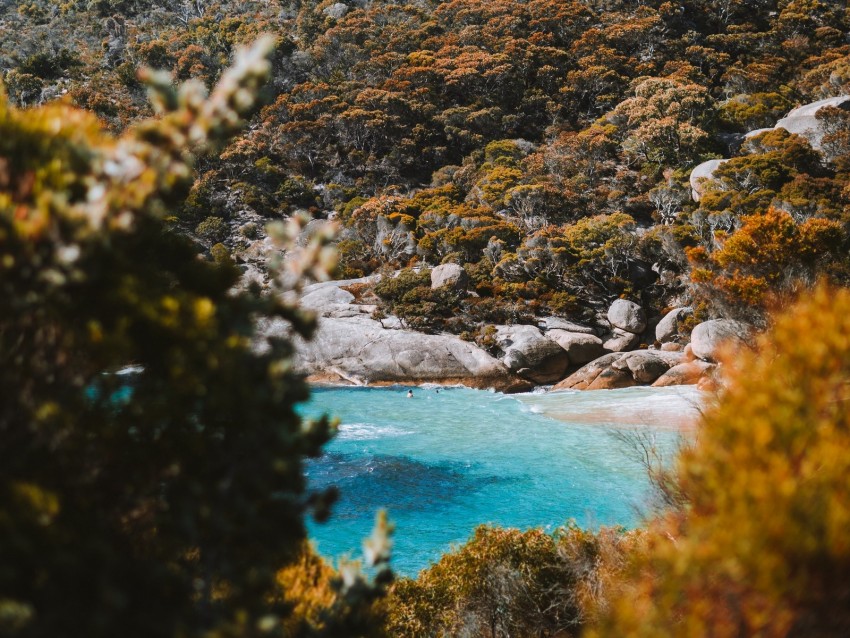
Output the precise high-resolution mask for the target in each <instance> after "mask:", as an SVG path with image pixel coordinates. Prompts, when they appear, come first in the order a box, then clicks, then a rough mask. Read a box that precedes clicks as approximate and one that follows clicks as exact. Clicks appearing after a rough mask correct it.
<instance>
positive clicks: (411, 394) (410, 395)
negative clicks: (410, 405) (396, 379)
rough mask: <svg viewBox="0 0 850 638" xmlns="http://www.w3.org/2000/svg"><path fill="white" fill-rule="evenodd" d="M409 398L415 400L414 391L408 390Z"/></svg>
mask: <svg viewBox="0 0 850 638" xmlns="http://www.w3.org/2000/svg"><path fill="white" fill-rule="evenodd" d="M407 398H408V399H412V398H413V390H408V391H407Z"/></svg>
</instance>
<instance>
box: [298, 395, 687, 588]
mask: <svg viewBox="0 0 850 638" xmlns="http://www.w3.org/2000/svg"><path fill="white" fill-rule="evenodd" d="M406 394H407V388H401V387H392V388H323V387H318V388H314V390H313V395H312V398H311V400H310V402H309V403H308V404H306V405H304V406H302V410H301V411H302V413H303V414H305V415H306V416H313V417H315V416H319V415H321V414H323V413H327V414H330V415H332V416H335V417H338V418H339V419H340V421H341V425H340V430H339V434H338V435H337V437H336V438H335V439H334V440H333V441H332V442H331V443H330V444H329V445H328V446H327V447H326V454H325V455H324V456H323V457H322V458H320V459H317V460H315V461H311V462H310V463H309V464H308V468H307V476H308V480H309V483H310V485H311V487H313V488H322V487H327V486H328V485H336V486H338V487H339V489H340V491H341V493H342V496H341V498H340V500H339V502H337V504H336V505H335V506H334V509H333V515H332V516H331V518H330V520H329V521H328V522H327V523H324V524H321V525H319V524H315V523H310V524H309V532H310V536H311V537H312V538H313V540H314V541H315V543H316V545H317V548H318V550H319V552H320V553H322V554H323V555H325V556H329V557H337V556H339V555H341V554H345V553H347V554H349V555H351V556H353V557H358V556H359V555H360V547H361V541H362V539H364V538H365V537H366V536H368V535H369V533H370V531H371V529H372V525H373V523H374V517H375V511H376V510H377V509H378V508H381V507H384V508H386V509H387V510H388V513H389V515H390V518H391V520H392V521H393V522H394V523H395V525H396V533H395V535H394V537H393V541H394V548H393V563H392V565H393V569H394V570H395V571H396V572H397V573H400V574H404V575H415V574H416V573H417V572H418V571H419V570H420V569H422V568H423V567H427V566H428V565H429V564H430V563H431V562H433V561H435V560H437V559H438V558H439V557H440V555H441V554H442V553H444V552H445V551H447V550H449V549H450V548H451V546H452V545H453V544H459V543H462V542H463V541H465V540H466V539H467V538H468V537H469V536H470V535H471V533H472V531H473V530H474V529H475V527H476V526H477V525H479V524H481V523H494V524H498V525H502V526H510V527H519V528H529V527H543V528H545V529H549V530H551V529H554V528H555V527H557V526H559V525H562V524H564V523H565V522H567V521H569V520H570V519H574V520H575V521H576V522H577V523H578V524H579V525H582V526H594V527H595V526H599V525H614V524H617V525H624V526H634V525H636V524H638V523H639V522H640V512H641V511H644V512H645V511H646V503H647V497H648V483H647V480H646V477H645V474H644V472H643V470H642V469H641V467H640V465H639V463H638V462H637V460H636V459H635V458H634V455H633V454H632V453H631V452H630V451H629V450H628V449H627V447H626V446H625V445H624V444H623V443H621V442H619V441H618V440H616V439H614V438H613V437H612V435H611V430H612V429H616V428H623V427H640V428H644V429H646V428H649V429H652V430H653V431H654V432H656V436H657V440H658V442H659V444H660V446H661V447H663V448H664V449H666V450H667V453H668V454H671V453H672V450H674V449H675V447H676V445H677V441H678V440H679V430H678V429H677V428H678V427H680V426H681V425H682V424H683V423H684V422H687V421H688V420H689V419H690V418H692V416H693V415H694V414H695V408H694V405H695V404H696V403H698V402H699V401H700V395H699V393H697V391H696V390H693V389H686V390H682V389H674V390H666V389H658V390H656V389H651V390H650V389H645V388H634V389H628V390H610V391H598V392H580V393H579V392H577V393H570V392H567V393H548V394H526V395H512V396H508V395H502V394H498V393H494V392H485V391H480V390H470V389H467V388H439V389H438V388H436V387H431V388H428V387H423V388H415V389H414V397H413V398H412V399H408V398H407V397H406Z"/></svg>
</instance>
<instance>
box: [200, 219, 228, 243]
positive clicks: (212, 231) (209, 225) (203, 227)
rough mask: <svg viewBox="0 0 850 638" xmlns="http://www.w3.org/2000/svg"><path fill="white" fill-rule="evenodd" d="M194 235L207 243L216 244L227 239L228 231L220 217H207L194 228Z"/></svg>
mask: <svg viewBox="0 0 850 638" xmlns="http://www.w3.org/2000/svg"><path fill="white" fill-rule="evenodd" d="M195 234H196V235H197V236H198V237H200V238H201V239H202V240H204V241H205V242H208V243H218V242H222V241H224V240H225V239H227V237H228V234H229V229H228V227H227V223H226V222H225V221H224V220H223V219H222V218H221V217H214V216H212V215H211V216H209V217H207V218H206V219H205V220H204V221H202V222H201V223H200V224H198V225H197V226H195Z"/></svg>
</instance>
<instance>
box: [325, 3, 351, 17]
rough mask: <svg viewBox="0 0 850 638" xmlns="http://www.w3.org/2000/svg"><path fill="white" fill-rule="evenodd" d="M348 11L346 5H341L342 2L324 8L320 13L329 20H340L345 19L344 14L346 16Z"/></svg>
mask: <svg viewBox="0 0 850 638" xmlns="http://www.w3.org/2000/svg"><path fill="white" fill-rule="evenodd" d="M348 11H349V7H348V5H346V4H343V3H342V2H337V3H335V4H332V5H331V6H329V7H325V8H324V9H322V13H324V14H325V15H326V16H328V17H329V18H333V19H334V20H339V19H340V18H343V17H345V14H347V13H348Z"/></svg>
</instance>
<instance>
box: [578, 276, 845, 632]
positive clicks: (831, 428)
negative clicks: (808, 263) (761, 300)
mask: <svg viewBox="0 0 850 638" xmlns="http://www.w3.org/2000/svg"><path fill="white" fill-rule="evenodd" d="M801 335H806V338H801ZM726 365H727V366H728V368H729V371H728V373H727V378H728V381H729V389H728V390H727V391H726V392H725V393H724V395H723V397H722V399H721V401H720V403H719V405H718V406H717V407H715V408H714V409H711V410H710V411H709V412H708V413H707V414H706V415H705V418H704V422H703V425H702V428H701V430H700V436H699V438H698V439H697V442H696V445H695V446H694V447H693V449H691V450H688V451H687V452H685V453H684V454H683V455H682V458H681V460H680V463H679V486H680V489H681V490H682V492H683V494H685V495H686V496H687V498H688V501H689V505H688V507H687V508H685V510H684V511H683V512H682V513H678V512H677V513H675V514H670V515H668V516H667V517H666V518H662V519H661V520H659V521H657V522H656V523H654V524H653V525H652V527H651V529H650V532H649V539H650V542H649V544H648V550H647V553H646V555H645V556H643V557H642V558H641V559H640V560H639V561H638V562H637V565H636V567H635V570H634V572H633V574H632V578H631V579H630V580H629V581H628V582H627V583H626V585H625V586H624V588H623V590H622V592H621V593H620V595H618V597H617V600H616V601H615V603H614V604H613V606H612V613H611V614H609V615H606V617H605V619H604V621H603V622H601V623H600V624H599V626H598V627H596V628H595V629H594V631H593V632H591V633H590V635H591V636H653V637H661V636H709V635H710V636H716V637H718V638H723V637H726V636H807V637H808V636H845V635H847V634H848V632H850V612H848V610H850V579H848V574H850V535H848V529H850V481H848V479H847V477H848V476H850V454H848V450H850V402H849V401H848V399H850V395H849V394H848V381H850V291H847V290H832V289H829V288H827V287H824V286H821V287H820V288H818V289H817V290H816V291H815V292H814V293H813V294H812V295H811V297H809V298H806V299H803V300H802V301H800V302H799V303H798V304H797V305H796V306H795V307H794V308H793V309H792V310H790V311H789V312H788V313H787V314H785V315H783V316H781V317H779V318H778V319H777V321H776V324H775V327H774V329H773V331H772V334H771V335H770V336H768V337H764V338H762V339H761V341H760V344H759V350H758V352H755V353H750V352H737V353H735V359H734V360H732V359H730V360H728V361H727V364H726Z"/></svg>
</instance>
